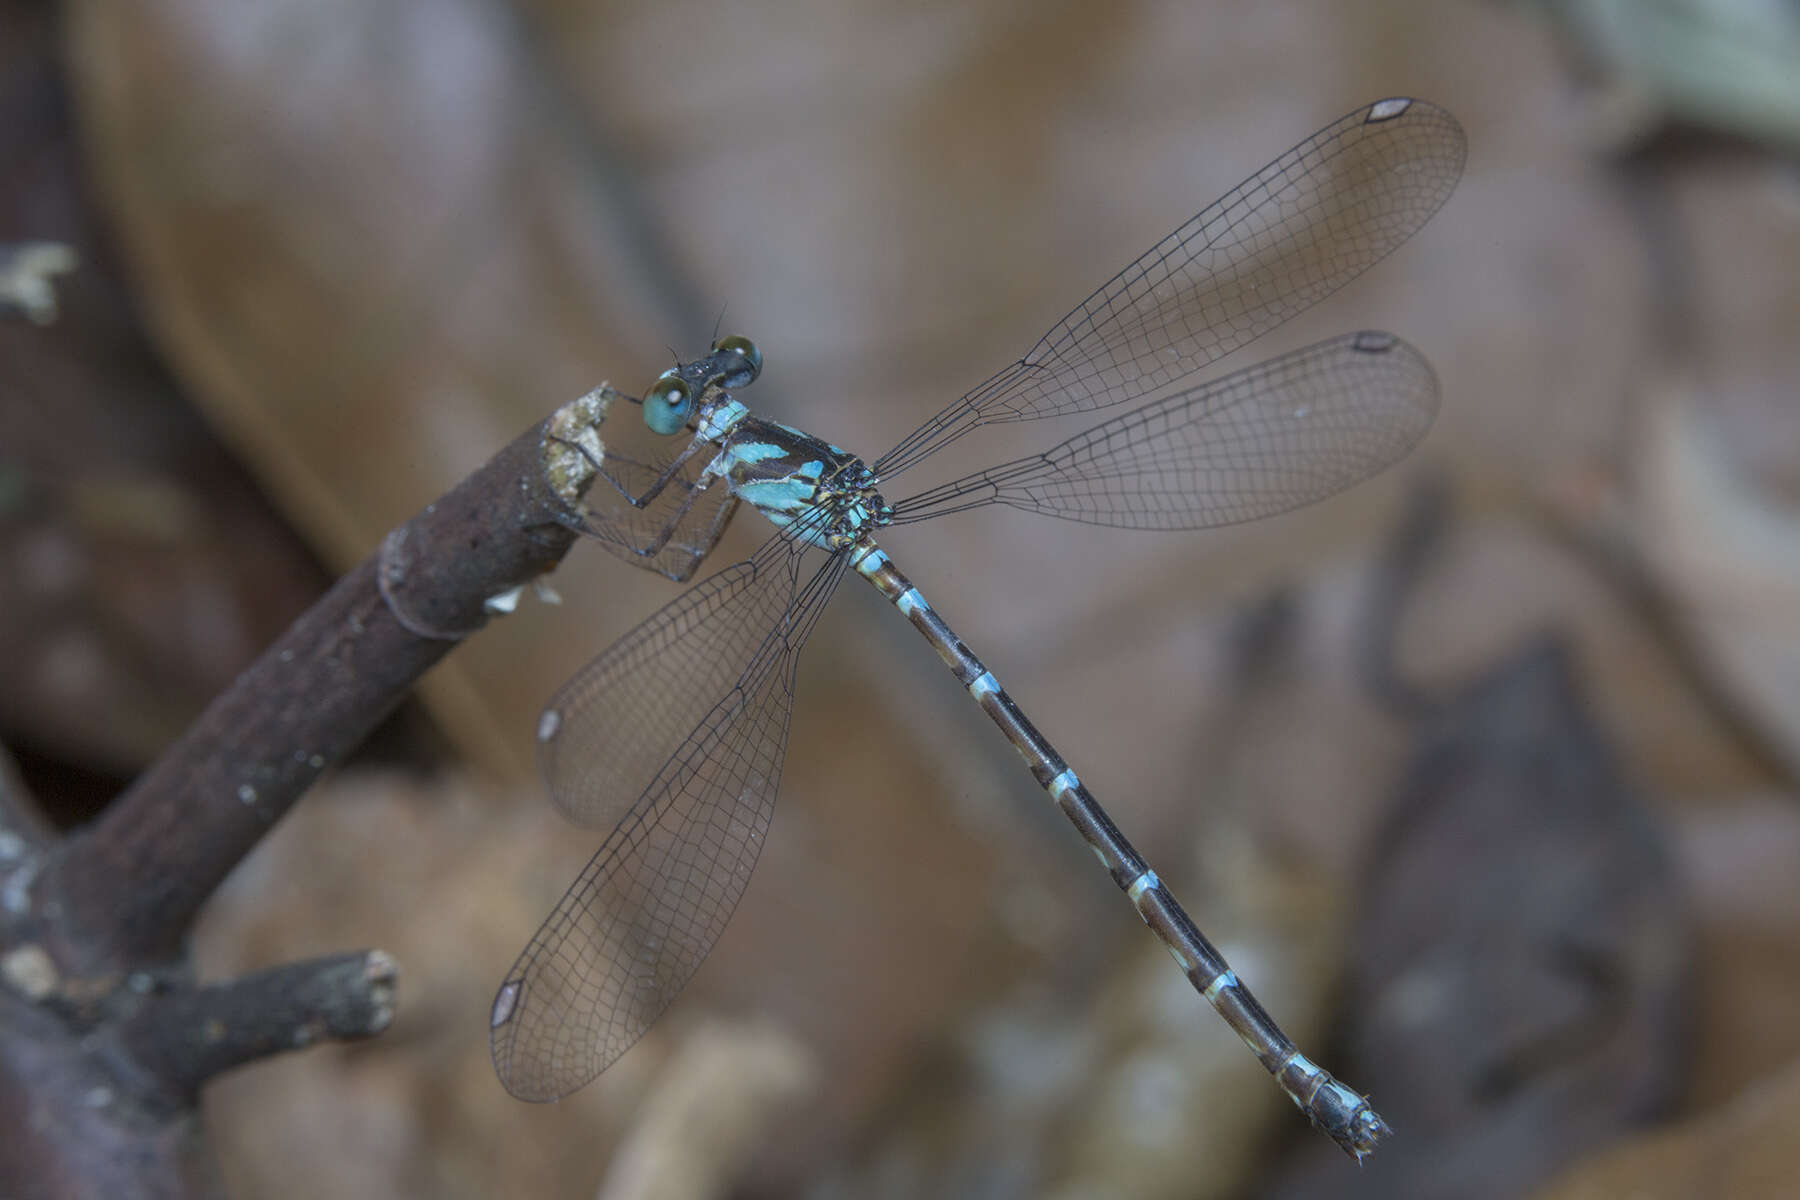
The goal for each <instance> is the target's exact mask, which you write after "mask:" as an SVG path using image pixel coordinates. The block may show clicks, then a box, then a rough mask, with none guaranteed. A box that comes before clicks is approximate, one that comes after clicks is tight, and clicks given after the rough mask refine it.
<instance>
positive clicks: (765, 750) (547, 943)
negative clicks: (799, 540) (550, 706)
mask: <svg viewBox="0 0 1800 1200" xmlns="http://www.w3.org/2000/svg"><path fill="white" fill-rule="evenodd" d="M771 545H772V546H775V547H777V548H778V549H779V550H780V552H781V554H782V555H783V556H785V559H786V562H787V563H789V564H791V565H794V566H796V567H797V566H798V563H799V561H800V559H801V558H803V557H811V556H808V555H803V554H802V553H800V552H799V551H798V550H797V549H795V550H792V551H790V547H789V544H787V543H785V542H784V541H783V540H782V539H780V538H777V539H776V540H775V542H773V543H771ZM767 549H768V547H765V550H767ZM758 557H759V558H761V557H762V556H761V555H759V556H758ZM755 561H756V560H752V562H753V563H754V562H755ZM844 561H845V560H844V559H843V558H841V557H838V558H833V559H830V560H829V561H827V562H825V563H824V564H823V565H822V566H821V567H820V568H819V569H818V571H817V572H815V573H814V574H812V576H811V577H810V579H809V580H808V581H807V582H806V583H805V585H804V586H802V587H800V588H799V589H798V590H797V591H796V593H795V594H794V596H793V602H792V603H791V604H790V605H789V606H788V607H787V609H786V610H785V611H784V612H781V613H779V614H778V615H777V617H776V618H775V622H774V628H773V629H772V630H771V629H769V626H768V624H766V623H765V624H764V625H762V626H760V627H759V632H764V633H767V635H768V636H767V637H765V638H763V639H762V640H761V641H760V643H759V648H758V650H757V652H756V653H755V655H754V656H753V657H752V659H751V661H750V662H749V663H748V664H747V665H746V666H745V668H744V670H743V671H742V673H741V674H740V676H739V677H738V678H737V680H736V681H735V683H734V685H733V686H732V687H731V688H730V689H729V690H728V691H727V692H726V694H725V695H724V696H723V697H716V698H715V702H714V703H713V704H712V706H711V708H710V710H708V711H706V712H705V713H703V714H702V716H701V718H700V721H699V724H698V725H697V726H696V727H694V728H693V729H692V731H691V732H690V733H689V734H688V735H687V737H686V738H685V739H684V740H683V741H682V742H681V743H680V744H679V745H678V746H677V747H676V748H675V750H674V752H673V753H672V754H671V755H670V756H669V757H668V760H667V762H665V763H664V764H663V766H662V767H661V769H660V770H659V771H657V773H656V775H655V777H654V778H653V779H652V780H651V781H650V784H649V786H648V787H647V788H646V789H645V790H644V792H643V795H642V796H641V797H640V798H639V799H638V800H637V802H636V803H635V804H633V805H632V806H631V808H630V810H629V811H628V812H627V813H626V814H625V816H624V818H623V819H622V820H621V821H620V822H619V824H618V826H617V827H616V828H615V829H614V830H613V832H612V834H611V835H610V836H609V837H608V838H607V839H606V842H605V843H604V844H603V845H602V846H601V847H600V851H599V853H597V854H596V855H595V856H594V858H593V859H592V861H590V862H589V863H588V865H587V868H586V869H585V870H583V871H582V873H581V876H580V878H578V879H577V880H576V881H575V883H574V884H573V886H571V887H570V888H569V890H568V892H567V893H566V894H565V895H564V896H563V898H562V900H561V901H560V902H559V903H558V904H557V906H556V910H555V911H554V912H553V913H551V914H550V917H549V919H548V920H546V921H545V922H544V924H543V926H542V927H541V928H540V929H539V930H538V931H537V933H536V935H534V936H533V937H532V939H531V943H530V944H529V945H528V946H526V947H525V950H524V952H523V953H522V954H520V956H519V960H518V962H517V963H515V964H514V965H513V969H512V970H511V971H510V972H509V973H508V975H507V977H506V981H505V982H504V983H503V984H501V986H500V991H499V993H498V995H497V996H496V998H495V1001H494V1010H493V1016H492V1027H491V1029H490V1043H491V1048H492V1051H493V1057H494V1067H495V1070H496V1071H497V1072H498V1073H499V1075H500V1079H501V1082H502V1083H504V1084H505V1085H506V1089H507V1090H508V1091H509V1092H511V1093H512V1094H513V1095H515V1096H518V1097H519V1098H521V1099H525V1100H553V1099H556V1098H557V1097H560V1096H564V1095H567V1094H568V1093H570V1092H572V1091H574V1090H575V1089H577V1088H579V1087H581V1086H582V1085H583V1084H585V1083H587V1082H588V1081H589V1080H591V1079H592V1078H593V1077H594V1076H595V1075H597V1074H599V1073H600V1072H601V1071H602V1070H604V1069H605V1068H606V1066H607V1065H608V1064H609V1063H611V1062H612V1061H613V1060H614V1059H615V1058H617V1057H618V1056H619V1055H621V1054H623V1053H624V1052H625V1051H626V1050H627V1049H628V1048H629V1047H630V1046H631V1045H632V1043H633V1042H635V1041H637V1039H638V1038H639V1037H640V1036H641V1035H642V1034H643V1032H644V1031H645V1030H646V1029H648V1028H649V1027H650V1025H651V1023H652V1022H654V1021H655V1020H656V1018H657V1017H658V1016H659V1015H660V1014H661V1013H662V1011H663V1009H665V1008H667V1007H668V1005H669V1002H670V1001H672V1000H673V999H674V998H675V996H676V994H677V993H679V992H680V991H681V989H682V987H683V986H685V985H686V983H687V981H688V980H689V979H690V978H691V977H692V976H693V974H694V972H695V971H696V970H698V969H699V966H700V963H701V961H702V960H704V959H705V957H706V955H707V953H708V952H709V951H710V950H711V949H712V947H713V943H714V942H716V941H717V940H718V938H719V935H720V934H721V933H723V932H724V929H725V924H726V922H727V921H728V920H729V919H730V917H731V914H732V911H733V910H734V909H735V908H736V907H737V903H738V900H739V899H740V898H741V897H742V896H743V894H744V888H745V886H746V885H747V884H748V882H749V879H750V872H751V869H752V868H753V867H754V866H755V865H756V859H757V856H758V854H759V853H760V852H761V850H762V844H763V840H764V837H765V835H766V834H767V832H768V828H769V821H770V818H771V816H772V814H773V812H774V806H775V794H776V790H777V788H778V786H779V784H780V778H781V764H782V757H783V752H784V750H785V748H786V744H787V726H788V716H789V714H790V712H791V711H792V699H793V682H794V675H793V672H794V663H795V660H796V656H797V655H798V653H799V650H800V647H801V645H802V644H803V643H804V642H805V640H806V635H807V634H808V633H809V632H810V631H811V627H812V624H813V622H814V621H815V620H816V619H817V616H818V614H819V612H820V611H821V610H822V609H823V607H824V603H825V601H826V600H827V599H828V598H829V597H830V595H831V592H832V590H833V589H834V588H835V586H836V584H837V581H838V579H839V578H840V577H841V576H842V573H843V570H844ZM745 565H747V564H745ZM734 570H735V568H734ZM703 586H704V585H703ZM761 590H762V589H756V588H754V587H746V586H745V585H741V584H740V585H739V591H740V592H746V591H747V592H752V593H757V592H760V591H761ZM670 607H671V608H674V607H675V606H674V605H671V606H670ZM667 611H669V610H668V609H665V610H664V612H667ZM717 611H729V610H717ZM724 619H725V618H719V617H713V618H712V619H711V620H709V621H706V622H705V623H704V624H703V625H702V626H701V627H702V628H707V627H711V626H713V625H716V624H717V623H718V622H719V621H721V620H724ZM653 620H654V619H653Z"/></svg>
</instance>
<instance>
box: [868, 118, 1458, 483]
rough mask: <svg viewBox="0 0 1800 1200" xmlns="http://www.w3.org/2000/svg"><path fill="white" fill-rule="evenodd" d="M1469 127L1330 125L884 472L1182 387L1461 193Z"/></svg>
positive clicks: (1118, 281) (944, 418)
mask: <svg viewBox="0 0 1800 1200" xmlns="http://www.w3.org/2000/svg"><path fill="white" fill-rule="evenodd" d="M1465 149H1466V144H1465V139H1464V137H1463V132H1462V127H1461V126H1460V125H1458V124H1457V122H1456V119H1455V118H1454V117H1452V116H1451V115H1450V114H1449V113H1447V112H1445V111H1444V110H1443V109H1441V108H1438V107H1437V106H1436V105H1433V104H1430V103H1427V102H1426V101H1423V100H1408V99H1392V100H1383V101H1380V102H1378V103H1376V104H1372V105H1368V106H1365V107H1363V108H1359V109H1357V110H1356V111H1355V112H1352V113H1350V114H1348V115H1347V116H1345V117H1343V118H1342V119H1340V120H1338V121H1336V122H1333V123H1332V124H1331V125H1328V126H1326V127H1325V128H1324V129H1321V130H1320V131H1319V132H1318V133H1315V134H1314V135H1313V136H1311V137H1309V138H1307V139H1306V140H1305V141H1303V142H1301V143H1300V144H1299V145H1297V146H1295V147H1294V148H1293V149H1291V150H1289V151H1288V152H1287V153H1286V154H1283V155H1282V156H1281V157H1280V158H1277V159H1276V160H1275V161H1274V162H1272V163H1270V164H1269V165H1268V166H1266V167H1264V168H1263V169H1262V170H1260V171H1258V172H1257V173H1256V174H1254V175H1252V176H1251V177H1250V178H1249V179H1247V180H1245V181H1244V182H1243V183H1241V184H1239V185H1238V186H1237V187H1235V188H1233V189H1232V190H1231V191H1230V192H1227V193H1226V194H1225V195H1224V196H1222V197H1220V198H1219V200H1217V201H1216V202H1214V203H1213V204H1211V205H1209V206H1208V207H1207V208H1205V209H1203V210H1202V211H1201V212H1200V213H1198V214H1197V215H1196V216H1194V217H1193V218H1192V219H1191V220H1189V221H1188V222H1187V223H1186V224H1184V225H1182V226H1181V227H1180V228H1179V229H1177V230H1175V232H1174V233H1171V234H1170V235H1169V236H1168V237H1166V238H1164V239H1163V240H1162V241H1160V242H1158V243H1157V244H1156V245H1155V246H1152V247H1151V248H1150V249H1149V250H1148V251H1147V252H1145V253H1144V254H1143V255H1142V256H1141V257H1140V258H1139V259H1138V260H1137V261H1136V262H1134V263H1132V264H1131V265H1130V266H1128V267H1126V268H1125V269H1124V270H1123V271H1121V272H1119V274H1118V275H1116V276H1114V277H1113V278H1112V280H1110V281H1109V282H1108V283H1106V284H1105V285H1104V286H1103V287H1101V288H1100V289H1099V290H1098V291H1096V292H1095V293H1094V294H1093V295H1091V296H1089V297H1088V298H1087V299H1086V300H1085V301H1083V302H1082V303H1081V304H1079V305H1077V306H1076V308H1075V310H1074V311H1073V312H1071V313H1070V314H1069V315H1068V316H1067V317H1065V318H1064V319H1063V320H1062V321H1060V322H1058V323H1057V324H1056V326H1054V327H1053V328H1052V329H1051V330H1050V332H1048V333H1046V334H1045V335H1044V336H1043V338H1041V339H1040V340H1039V341H1038V344H1037V345H1036V346H1034V347H1032V349H1031V352H1030V353H1028V354H1026V355H1025V357H1024V358H1022V359H1020V360H1019V361H1018V362H1016V363H1014V364H1013V365H1012V366H1010V367H1008V368H1006V369H1005V370H1003V371H1001V372H1000V373H999V374H997V375H995V376H994V377H993V378H992V379H990V380H988V381H987V382H986V383H984V384H982V385H981V386H980V387H978V388H976V389H975V390H974V391H973V392H970V393H969V394H968V395H967V396H965V397H963V398H962V399H961V400H958V401H957V402H956V403H955V404H953V405H951V406H950V407H949V408H947V409H945V410H944V411H943V412H942V413H940V414H939V415H938V416H936V417H934V418H933V419H932V420H931V421H928V422H926V424H925V425H923V426H921V427H920V428H919V430H917V431H916V432H915V433H914V434H912V435H911V436H910V437H908V438H907V439H906V440H905V441H904V442H902V443H900V445H899V446H897V447H895V448H894V449H893V450H891V451H889V452H888V453H887V454H886V455H883V456H882V458H881V459H880V460H878V461H877V462H876V463H875V470H876V472H877V474H880V475H882V476H883V477H891V476H893V475H895V474H897V473H898V472H900V471H902V470H905V469H906V468H907V467H909V466H911V465H913V464H914V463H916V462H918V461H919V460H920V459H921V458H923V457H924V456H926V455H927V454H930V453H931V452H932V451H933V450H935V449H937V448H939V447H940V446H942V445H943V444H944V443H946V442H948V441H950V440H952V439H954V438H956V437H958V436H960V435H961V434H963V433H966V432H967V431H968V430H970V429H972V428H974V427H975V426H977V425H983V424H989V423H992V422H997V421H1025V420H1035V419H1037V418H1039V417H1054V416H1062V415H1064V414H1068V413H1075V412H1083V411H1090V410H1094V409H1100V408H1105V407H1108V406H1111V405H1114V404H1121V403H1124V402H1125V401H1128V400H1133V399H1136V398H1138V397H1141V396H1146V395H1149V394H1151V393H1153V392H1155V391H1158V390H1160V389H1162V388H1163V387H1165V386H1168V385H1170V384H1173V383H1176V382H1178V381H1180V380H1182V379H1185V378H1186V377H1188V376H1189V375H1192V374H1193V373H1194V372H1196V371H1198V370H1199V369H1200V368H1202V367H1204V366H1206V365H1207V364H1208V363H1211V362H1213V361H1215V360H1217V359H1219V358H1220V357H1222V356H1223V355H1225V354H1228V353H1230V352H1231V351H1232V350H1234V349H1236V348H1237V347H1239V346H1242V345H1243V344H1244V343H1246V342H1248V341H1250V340H1251V339H1252V338H1254V337H1257V336H1259V335H1260V334H1262V333H1265V332H1267V331H1268V330H1270V329H1273V328H1274V327H1275V326H1277V325H1279V324H1281V323H1282V322H1283V321H1285V320H1287V319H1288V318H1289V317H1291V316H1293V315H1294V314H1295V313H1297V312H1300V311H1301V310H1302V309H1305V308H1307V307H1309V306H1310V305H1312V304H1314V303H1316V302H1318V301H1319V300H1321V299H1323V298H1324V297H1326V296H1328V295H1330V294H1331V293H1332V292H1334V291H1336V290H1337V289H1338V288H1340V287H1342V286H1343V285H1344V284H1346V283H1348V282H1349V281H1350V280H1352V279H1354V278H1355V277H1356V276H1357V275H1360V274H1361V273H1362V272H1363V271H1365V270H1367V269H1368V268H1369V267H1370V266H1372V265H1374V264H1375V263H1376V262H1378V261H1380V260H1381V259H1382V258H1383V257H1385V256H1386V255H1387V254H1389V253H1390V252H1392V251H1393V249H1394V248H1395V247H1397V246H1399V245H1400V244H1401V243H1402V242H1404V241H1405V240H1406V239H1407V238H1409V237H1411V236H1412V235H1413V233H1414V232H1415V231H1416V230H1417V229H1418V228H1419V227H1420V226H1421V225H1423V224H1424V223H1425V221H1426V220H1427V219H1428V218H1429V217H1430V216H1431V214H1432V213H1434V212H1436V211H1437V209H1438V208H1439V206H1441V205H1442V204H1443V202H1444V201H1445V200H1446V199H1447V198H1448V197H1449V195H1450V192H1451V190H1452V189H1453V188H1454V187H1455V186H1456V181H1457V179H1458V178H1459V177H1460V176H1461V174H1462V166H1463V158H1464V154H1465Z"/></svg>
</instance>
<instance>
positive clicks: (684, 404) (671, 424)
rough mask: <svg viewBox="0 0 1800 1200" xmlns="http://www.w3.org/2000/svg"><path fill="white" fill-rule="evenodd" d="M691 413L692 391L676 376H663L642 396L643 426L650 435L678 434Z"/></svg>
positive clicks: (692, 410) (692, 409)
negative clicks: (646, 427) (647, 429)
mask: <svg viewBox="0 0 1800 1200" xmlns="http://www.w3.org/2000/svg"><path fill="white" fill-rule="evenodd" d="M693 412H694V392H693V389H692V388H690V387H688V385H687V383H686V382H684V381H683V380H681V379H679V378H677V377H676V376H673V375H664V376H663V377H662V378H661V379H658V380H657V381H656V383H655V385H654V386H652V387H651V389H650V390H649V391H648V392H646V393H645V394H644V424H646V425H648V426H649V427H650V432H652V433H660V434H665V435H667V434H671V433H680V432H681V430H682V428H683V427H684V426H686V425H687V423H688V418H689V417H690V416H692V415H693Z"/></svg>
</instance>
